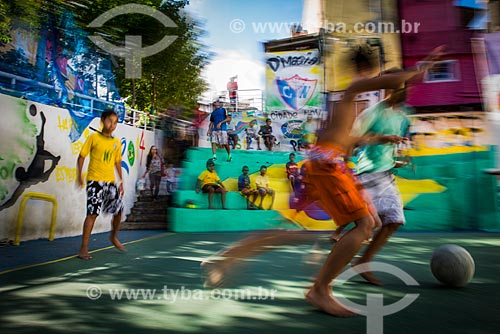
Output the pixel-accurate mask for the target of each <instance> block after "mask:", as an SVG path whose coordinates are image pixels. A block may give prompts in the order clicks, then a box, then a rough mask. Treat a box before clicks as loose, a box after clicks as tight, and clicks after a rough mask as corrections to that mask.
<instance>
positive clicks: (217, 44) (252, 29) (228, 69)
mask: <svg viewBox="0 0 500 334" xmlns="http://www.w3.org/2000/svg"><path fill="white" fill-rule="evenodd" d="M187 10H188V11H189V12H190V13H191V15H193V16H194V17H196V18H199V19H201V20H202V21H203V22H204V29H205V30H206V31H207V36H206V37H204V38H203V43H204V44H205V45H207V46H208V47H209V48H210V50H211V51H212V52H214V53H215V57H214V58H213V59H212V62H211V64H210V65H209V66H208V67H207V69H206V71H205V74H204V75H205V78H206V79H207V81H208V83H209V84H210V85H211V86H212V90H225V89H226V87H225V85H226V83H227V81H228V79H229V77H230V76H233V75H238V83H239V88H240V89H253V88H260V89H263V88H264V82H265V81H264V80H265V78H264V73H265V71H264V62H263V56H264V51H263V47H262V42H264V41H268V40H274V39H281V38H286V37H289V36H290V32H289V30H288V26H289V24H290V23H294V22H300V21H301V19H302V0H286V1H283V0H191V1H190V5H189V6H188V7H187ZM266 24H272V25H273V27H274V32H273V31H271V30H272V29H273V28H271V26H267V29H263V28H264V27H265V25H266ZM259 27H260V28H261V29H260V31H259ZM240 30H241V32H239V31H240ZM263 30H265V31H263ZM237 31H238V32H237Z"/></svg>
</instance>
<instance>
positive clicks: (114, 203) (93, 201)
mask: <svg viewBox="0 0 500 334" xmlns="http://www.w3.org/2000/svg"><path fill="white" fill-rule="evenodd" d="M122 209H123V201H122V199H121V196H120V192H119V191H118V188H117V186H116V184H114V183H111V182H102V181H88V182H87V216H93V215H96V216H98V215H99V214H100V213H101V212H103V213H111V214H113V215H114V216H117V215H118V214H120V213H121V211H122Z"/></svg>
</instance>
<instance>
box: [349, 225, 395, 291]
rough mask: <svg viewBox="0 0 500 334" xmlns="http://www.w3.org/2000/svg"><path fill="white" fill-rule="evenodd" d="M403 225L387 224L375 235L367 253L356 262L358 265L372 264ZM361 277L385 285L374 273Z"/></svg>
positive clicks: (365, 273) (366, 250)
mask: <svg viewBox="0 0 500 334" xmlns="http://www.w3.org/2000/svg"><path fill="white" fill-rule="evenodd" d="M401 225H403V224H402V223H395V224H387V225H384V226H382V228H381V229H379V230H378V232H377V233H375V236H374V237H373V240H372V242H371V243H370V244H369V245H368V246H367V247H366V249H365V251H364V252H363V254H362V255H361V257H360V258H359V260H358V261H356V265H358V264H363V263H367V262H371V261H372V260H373V258H374V257H375V255H376V254H377V253H378V252H379V251H380V250H381V249H382V247H384V245H385V244H386V243H387V241H388V240H389V238H390V237H391V236H392V235H393V234H394V232H396V230H397V229H398V228H399V227H400V226H401ZM360 275H361V277H363V278H364V279H366V280H367V281H368V282H370V283H372V284H374V285H384V283H382V281H380V280H379V279H378V278H377V277H376V276H375V274H373V272H368V271H367V272H364V273H362V274H360Z"/></svg>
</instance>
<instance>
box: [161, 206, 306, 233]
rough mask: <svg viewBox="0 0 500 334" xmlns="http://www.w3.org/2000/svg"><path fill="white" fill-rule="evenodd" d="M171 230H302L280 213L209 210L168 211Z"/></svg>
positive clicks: (172, 209) (178, 209) (183, 209)
mask: <svg viewBox="0 0 500 334" xmlns="http://www.w3.org/2000/svg"><path fill="white" fill-rule="evenodd" d="M168 216H169V228H170V230H171V231H173V232H220V231H253V230H273V229H294V230H298V229H301V227H299V226H298V225H296V224H294V223H292V222H289V221H287V220H285V219H284V218H283V217H282V216H281V215H280V214H279V213H278V212H277V211H269V210H264V211H262V210H208V209H185V208H169V210H168Z"/></svg>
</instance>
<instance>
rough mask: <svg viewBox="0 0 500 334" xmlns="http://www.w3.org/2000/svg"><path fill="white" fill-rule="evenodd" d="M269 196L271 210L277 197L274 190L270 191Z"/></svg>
mask: <svg viewBox="0 0 500 334" xmlns="http://www.w3.org/2000/svg"><path fill="white" fill-rule="evenodd" d="M269 195H271V205H270V206H269V210H272V209H273V205H274V198H275V196H276V192H275V191H274V190H273V189H269Z"/></svg>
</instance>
